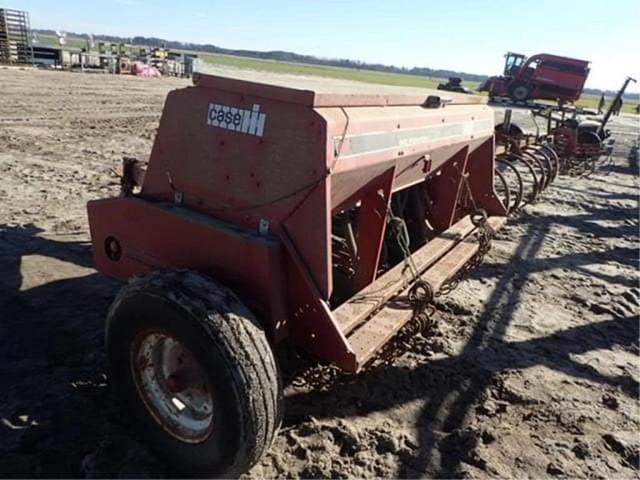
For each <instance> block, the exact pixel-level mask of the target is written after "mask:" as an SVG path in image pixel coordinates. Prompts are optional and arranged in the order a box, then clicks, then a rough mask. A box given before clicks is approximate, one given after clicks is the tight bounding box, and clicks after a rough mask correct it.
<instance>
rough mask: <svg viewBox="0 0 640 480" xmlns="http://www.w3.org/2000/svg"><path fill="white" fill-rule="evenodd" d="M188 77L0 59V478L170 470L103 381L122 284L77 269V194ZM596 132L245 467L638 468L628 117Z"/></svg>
mask: <svg viewBox="0 0 640 480" xmlns="http://www.w3.org/2000/svg"><path fill="white" fill-rule="evenodd" d="M187 84H188V81H186V80H176V79H174V80H171V79H160V80H155V79H137V78H129V77H120V78H118V77H114V76H107V75H90V74H84V75H83V74H71V73H53V72H33V71H19V70H1V69H0V172H1V181H0V477H88V478H96V477H162V476H168V475H172V474H175V473H176V472H172V471H171V470H169V468H168V467H167V465H165V464H164V463H163V461H162V459H161V458H158V457H155V456H154V455H153V454H152V453H151V452H149V451H148V450H147V449H146V448H145V446H144V439H143V438H136V437H135V436H133V434H132V433H131V431H130V429H129V428H128V427H129V425H128V423H129V422H128V420H127V419H126V417H125V416H123V415H122V413H121V412H120V411H119V410H118V408H117V406H116V404H115V401H114V399H113V398H112V397H111V395H110V393H109V389H108V379H107V377H106V374H105V358H104V354H103V334H104V331H103V320H104V317H105V313H106V310H107V308H108V305H109V303H110V301H111V300H112V298H113V296H114V295H115V293H116V291H117V290H118V288H119V287H120V284H119V283H118V282H115V281H113V280H110V279H107V278H105V277H103V276H102V275H100V274H98V273H96V271H95V270H94V269H93V268H92V266H91V263H92V257H91V249H90V244H89V243H88V240H89V236H88V227H87V222H86V215H85V203H86V202H87V201H88V200H89V199H93V198H98V197H103V196H105V195H109V194H113V193H115V192H117V189H118V185H117V179H116V178H115V177H114V176H113V174H112V173H111V170H112V169H113V168H115V167H116V166H117V165H119V163H120V161H121V157H122V156H123V155H136V154H145V153H147V152H148V151H149V149H150V146H151V143H152V140H153V136H154V133H155V128H156V125H157V121H158V118H159V114H160V111H161V108H162V103H163V99H164V97H165V95H166V93H167V92H168V91H169V90H171V89H173V88H176V87H180V86H184V85H187ZM611 128H612V130H613V131H614V136H615V138H616V141H617V143H616V149H615V153H616V155H615V157H614V159H613V160H614V163H613V165H611V166H608V167H606V168H604V169H602V170H601V171H599V172H597V173H595V174H594V175H592V176H591V177H590V178H572V177H561V178H559V179H558V180H557V181H556V183H555V184H553V185H552V186H551V188H550V189H548V190H547V191H546V192H545V194H544V196H543V198H542V199H541V201H540V202H538V203H537V204H535V205H531V206H528V207H526V208H525V209H524V211H523V212H522V213H520V214H519V215H517V216H515V217H514V218H512V219H511V220H510V222H509V225H508V226H507V227H506V228H505V229H503V230H502V231H501V232H500V233H499V236H498V238H497V239H495V240H494V242H493V248H492V250H491V252H490V253H489V255H488V256H487V258H486V260H485V263H484V264H483V266H482V267H480V268H478V269H476V270H474V271H473V272H472V273H471V275H470V276H469V277H468V278H467V279H466V280H465V281H464V282H462V284H461V285H460V286H459V287H458V288H457V289H456V290H455V291H454V292H452V293H451V294H449V295H447V296H444V297H440V299H439V301H438V305H437V313H436V315H435V317H436V319H437V327H436V329H435V332H434V334H433V335H432V336H429V337H428V338H423V337H421V336H417V337H415V338H414V339H413V340H412V342H411V351H410V352H409V353H406V354H404V355H402V356H401V357H400V358H398V359H396V360H395V361H394V363H393V364H392V365H390V366H377V367H373V368H371V369H370V370H368V371H367V372H365V373H364V374H362V375H360V376H358V377H355V378H353V379H351V380H350V381H345V382H342V383H339V384H337V385H336V386H334V387H332V388H331V389H329V390H328V391H323V390H318V389H315V390H312V389H308V388H302V387H293V386H289V387H288V388H287V391H286V413H285V419H284V424H283V427H282V431H281V433H280V434H279V436H278V437H277V439H276V441H275V443H274V445H273V447H272V449H271V452H270V453H269V455H267V456H266V457H265V458H264V460H263V461H262V462H261V463H260V464H259V465H257V466H256V467H255V468H254V469H253V470H252V471H251V472H249V473H248V475H247V476H248V477H249V478H273V477H337V478H342V477H356V478H358V477H360V478H365V477H366V478H370V477H372V476H376V477H419V476H429V477H479V478H486V477H519V478H523V477H533V478H540V477H552V476H557V477H593V478H637V477H638V474H639V466H638V463H639V461H640V458H639V457H640V440H639V439H640V436H639V435H638V431H639V430H640V410H639V408H640V402H639V400H638V394H639V383H638V382H639V381H640V370H639V353H640V352H639V345H638V336H639V324H638V313H639V304H640V288H639V286H638V276H637V275H638V255H639V247H640V245H639V238H638V228H639V225H638V200H639V199H638V192H639V190H638V166H637V164H632V163H631V162H630V161H629V160H628V159H627V155H628V152H629V149H630V146H631V144H632V141H633V139H634V138H635V136H637V135H638V134H639V133H640V132H639V124H638V117H631V116H621V117H618V118H616V120H615V122H614V123H613V125H612V127H611ZM178 473H179V472H178Z"/></svg>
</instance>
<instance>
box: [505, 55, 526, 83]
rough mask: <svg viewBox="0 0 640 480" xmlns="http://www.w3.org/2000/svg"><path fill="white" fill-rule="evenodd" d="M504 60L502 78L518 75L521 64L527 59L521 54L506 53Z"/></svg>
mask: <svg viewBox="0 0 640 480" xmlns="http://www.w3.org/2000/svg"><path fill="white" fill-rule="evenodd" d="M505 59H506V60H505V62H504V76H505V77H513V76H514V75H516V74H517V73H518V70H520V67H522V64H523V63H524V61H525V60H526V59H527V57H525V56H524V55H522V54H521V53H513V52H508V53H507V54H506V55H505Z"/></svg>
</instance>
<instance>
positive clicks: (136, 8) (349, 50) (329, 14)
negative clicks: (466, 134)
mask: <svg viewBox="0 0 640 480" xmlns="http://www.w3.org/2000/svg"><path fill="white" fill-rule="evenodd" d="M2 3H3V4H6V5H5V6H6V7H8V8H17V9H24V10H28V11H29V13H30V16H31V23H32V25H33V26H34V27H36V28H52V29H62V30H68V31H76V32H92V33H96V34H97V33H104V34H112V35H122V36H134V35H143V36H155V37H161V38H167V39H170V40H182V41H190V42H197V43H211V44H214V45H218V46H221V47H228V48H239V49H242V48H244V49H251V50H288V51H294V52H297V53H303V54H312V55H317V56H321V57H332V58H349V59H354V60H364V61H368V62H379V63H384V64H393V65H399V66H407V67H412V66H424V67H431V68H446V69H453V70H461V71H467V72H471V73H482V74H497V73H499V72H500V70H501V69H502V63H503V54H504V53H505V52H506V51H507V50H511V51H517V52H521V53H524V54H528V55H532V54H535V53H542V52H546V53H554V54H559V55H567V56H574V57H577V58H582V59H585V60H590V61H591V62H592V65H591V67H592V68H591V74H590V78H589V80H588V82H587V85H588V86H589V87H594V88H606V89H617V88H618V87H619V85H620V84H621V83H622V81H623V80H624V78H625V76H626V75H631V76H634V77H635V78H637V79H638V80H640V22H639V20H640V0H609V1H606V2H603V1H598V2H596V1H589V0H583V1H574V0H566V1H563V0H553V1H552V0H493V1H492V0H476V1H468V0H448V1H438V2H437V1H433V0H422V1H421V0H395V1H394V0H387V1H382V0H369V1H367V0H263V1H258V0H244V1H243V0H236V1H228V0H227V1H222V0H210V1H205V0H183V1H176V0H171V1H169V0H99V1H97V2H89V1H82V0H64V1H59V0H58V1H46V0H8V1H5V2H2ZM630 91H640V87H639V86H638V84H636V85H632V86H631V88H630Z"/></svg>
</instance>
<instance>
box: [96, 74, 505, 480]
mask: <svg viewBox="0 0 640 480" xmlns="http://www.w3.org/2000/svg"><path fill="white" fill-rule="evenodd" d="M437 95H438V92H433V93H432V94H431V93H430V92H429V91H426V92H425V91H415V90H407V89H402V88H392V87H389V88H385V87H380V90H377V91H373V92H372V93H362V92H361V91H359V90H353V88H352V87H351V88H346V87H340V88H339V87H332V86H331V85H330V84H329V86H327V83H325V84H324V86H315V85H314V86H311V87H309V88H291V87H290V86H278V85H266V84H259V83H253V82H247V81H240V80H235V79H229V78H222V77H214V76H208V75H196V76H195V78H194V86H192V87H188V88H183V89H180V90H175V91H173V92H171V93H170V94H169V95H168V98H167V101H166V104H165V106H164V110H163V113H162V117H161V120H160V126H159V129H158V133H157V136H156V139H155V142H154V145H153V149H152V151H151V156H150V158H149V162H148V165H142V164H140V163H137V162H135V161H133V160H127V161H126V162H125V166H124V169H123V180H122V185H123V188H122V194H121V195H120V196H119V197H117V198H106V199H101V200H95V201H92V202H90V203H89V204H88V213H89V221H90V226H91V236H92V241H93V246H94V252H95V264H96V267H97V268H98V269H99V270H100V271H101V272H103V273H105V274H108V275H111V276H113V277H116V278H118V279H121V280H129V283H128V284H127V285H126V286H125V287H124V288H123V289H122V291H121V292H120V293H119V295H118V296H117V298H116V299H115V301H114V303H113V305H112V306H111V308H110V310H109V313H108V318H107V334H106V337H107V351H108V357H109V362H110V372H111V373H110V382H111V383H112V384H113V385H114V387H115V388H116V390H117V391H118V395H119V396H120V398H121V399H122V400H123V403H124V405H125V406H126V408H127V409H129V410H130V411H132V412H133V417H134V419H135V422H136V424H137V425H139V426H140V427H141V428H142V431H143V432H144V435H145V436H146V438H148V441H149V443H150V444H151V445H152V446H153V447H154V448H155V449H156V450H158V451H160V452H161V453H162V454H163V456H164V457H165V458H167V459H168V460H170V461H171V462H172V463H174V464H178V465H181V467H182V468H183V469H184V470H185V471H188V472H191V473H195V474H207V475H214V476H217V477H230V476H235V475H240V474H241V473H243V472H244V471H246V470H247V469H248V468H250V467H251V466H252V465H253V464H255V463H256V462H257V461H258V460H259V459H260V457H261V455H262V454H263V453H264V452H265V451H266V450H267V449H268V448H269V445H270V443H271V441H272V439H273V438H274V436H275V434H276V431H277V428H278V426H279V422H280V418H281V414H282V412H281V409H282V407H281V398H282V386H281V379H280V371H279V367H278V365H277V363H276V358H277V356H276V352H277V351H278V350H279V349H281V348H282V347H283V346H284V345H288V346H293V347H295V348H297V349H299V350H301V351H303V352H306V353H308V354H311V355H313V356H314V357H316V358H317V359H319V360H321V361H324V362H329V363H331V364H334V365H336V366H338V367H340V368H341V369H343V370H345V371H346V372H352V373H357V372H359V371H360V370H362V369H363V368H365V367H366V366H367V364H368V363H369V362H371V361H372V360H373V359H374V358H375V357H376V355H378V354H379V352H380V351H381V350H382V349H383V348H384V347H385V345H388V344H389V342H390V341H391V340H392V339H393V338H394V337H396V335H397V333H398V332H399V331H400V330H401V329H402V328H403V327H405V326H406V325H408V324H411V322H414V321H416V319H417V318H418V317H420V316H421V314H423V309H424V307H425V305H428V304H429V303H430V302H431V301H432V300H433V297H434V295H437V293H438V291H439V290H441V289H442V288H443V287H444V286H446V285H447V283H448V282H449V281H451V279H452V278H455V277H456V275H457V274H459V272H461V271H465V270H466V269H468V267H469V265H471V264H475V263H477V262H478V261H479V259H480V257H481V256H482V255H483V254H484V253H486V251H487V249H488V242H489V241H490V238H491V236H492V235H493V233H494V232H495V231H496V230H498V229H499V228H500V227H501V226H502V225H503V224H504V222H505V218H506V213H507V208H508V203H509V202H508V201H507V202H506V203H505V200H504V199H503V198H501V197H500V196H499V195H498V194H497V193H496V190H495V189H494V121H493V112H492V110H491V109H490V108H489V107H487V105H486V104H485V100H483V99H482V98H481V97H477V96H473V95H463V94H461V95H458V94H454V93H447V96H448V97H450V98H447V99H444V98H440V97H439V96H437Z"/></svg>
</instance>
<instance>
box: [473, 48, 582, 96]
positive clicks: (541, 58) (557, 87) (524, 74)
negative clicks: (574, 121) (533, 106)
mask: <svg viewBox="0 0 640 480" xmlns="http://www.w3.org/2000/svg"><path fill="white" fill-rule="evenodd" d="M505 57H506V60H505V65H504V73H503V75H502V76H497V77H490V78H489V79H487V80H486V81H485V82H484V83H483V84H482V85H480V88H479V90H480V91H481V92H489V97H509V98H511V99H512V100H514V101H516V102H526V101H527V100H555V101H557V102H559V103H567V102H571V103H573V102H575V101H576V100H578V99H579V98H580V95H581V94H582V91H583V89H584V83H585V81H586V80H587V76H588V75H589V62H588V61H586V60H578V59H575V58H569V57H561V56H558V55H550V54H547V53H540V54H538V55H533V56H532V57H529V58H527V57H526V56H525V55H522V54H520V53H513V52H508V53H507V54H506V55H505Z"/></svg>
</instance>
